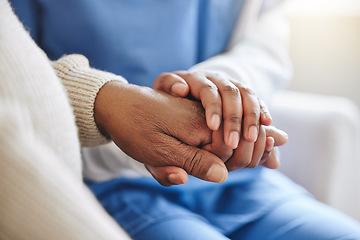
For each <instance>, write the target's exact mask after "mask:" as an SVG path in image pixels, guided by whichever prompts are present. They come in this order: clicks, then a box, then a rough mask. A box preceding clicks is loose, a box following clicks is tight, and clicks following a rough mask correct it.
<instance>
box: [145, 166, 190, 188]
mask: <svg viewBox="0 0 360 240" xmlns="http://www.w3.org/2000/svg"><path fill="white" fill-rule="evenodd" d="M145 167H146V169H147V170H148V171H149V172H150V173H151V175H152V176H153V177H154V178H155V179H156V180H157V181H158V182H159V183H160V184H161V185H163V186H165V187H169V186H172V185H179V184H184V183H186V182H187V181H188V180H189V176H188V174H187V173H186V171H185V170H184V169H182V168H179V167H174V166H163V167H154V166H149V165H148V166H147V165H146V166H145Z"/></svg>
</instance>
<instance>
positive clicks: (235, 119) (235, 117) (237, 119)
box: [227, 115, 241, 124]
mask: <svg viewBox="0 0 360 240" xmlns="http://www.w3.org/2000/svg"><path fill="white" fill-rule="evenodd" d="M227 120H229V121H230V122H231V123H235V124H240V123H241V117H240V116H238V115H231V116H230V117H229V118H227Z"/></svg>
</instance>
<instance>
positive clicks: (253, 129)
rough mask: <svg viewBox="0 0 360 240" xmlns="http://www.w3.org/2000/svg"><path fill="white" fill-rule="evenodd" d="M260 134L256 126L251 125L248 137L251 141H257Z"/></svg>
mask: <svg viewBox="0 0 360 240" xmlns="http://www.w3.org/2000/svg"><path fill="white" fill-rule="evenodd" d="M257 136H258V130H257V127H256V126H251V127H250V128H249V133H248V138H249V140H250V141H252V142H255V141H256V139H257Z"/></svg>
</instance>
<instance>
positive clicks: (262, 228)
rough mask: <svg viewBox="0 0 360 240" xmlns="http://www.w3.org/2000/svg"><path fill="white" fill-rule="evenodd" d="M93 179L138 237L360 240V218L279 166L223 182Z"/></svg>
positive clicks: (114, 214) (117, 216) (97, 189)
mask: <svg viewBox="0 0 360 240" xmlns="http://www.w3.org/2000/svg"><path fill="white" fill-rule="evenodd" d="M87 184H88V186H89V187H90V189H91V190H92V191H93V192H94V193H95V195H96V196H97V198H98V199H99V201H100V202H101V203H102V205H103V206H104V208H105V209H106V210H107V212H108V213H109V214H110V215H111V216H112V217H113V218H114V219H115V220H116V221H117V222H118V223H119V224H120V225H121V226H122V227H123V228H124V229H125V230H126V231H127V232H128V233H129V235H130V236H131V237H132V238H133V239H136V240H152V239H154V240H162V239H164V240H168V239H174V240H187V239H191V240H197V239H198V240H205V239H206V240H220V239H241V240H267V239H279V240H285V239H286V240H326V239H329V240H330V239H331V240H332V239H354V240H355V239H358V240H360V225H359V223H358V222H356V221H355V220H353V219H351V218H350V217H348V216H346V215H345V214H343V213H341V212H339V211H337V210H335V209H333V208H331V207H329V206H327V205H325V204H323V203H320V202H319V201H316V200H315V199H314V198H313V197H312V196H311V195H310V194H309V193H308V192H307V191H306V190H304V189H303V188H301V187H300V186H298V185H297V184H295V183H293V182H292V181H290V180H289V179H288V178H287V177H285V176H283V175H282V174H281V173H279V172H278V171H274V170H269V169H255V170H249V171H243V172H241V171H240V172H238V173H235V174H230V175H229V179H228V180H227V181H226V182H225V183H223V184H212V183H207V182H203V181H201V180H198V179H194V178H191V179H190V180H189V182H188V183H187V184H185V185H182V186H175V187H162V186H160V185H159V184H158V183H157V182H156V181H155V180H154V179H151V178H138V179H121V178H120V179H115V180H111V181H108V182H102V183H91V182H87Z"/></svg>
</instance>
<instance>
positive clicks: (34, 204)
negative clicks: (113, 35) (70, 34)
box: [0, 0, 128, 239]
mask: <svg viewBox="0 0 360 240" xmlns="http://www.w3.org/2000/svg"><path fill="white" fill-rule="evenodd" d="M53 67H54V68H55V69H56V71H57V73H58V75H59V76H60V77H61V79H62V81H61V80H60V79H59V78H58V77H57V76H56V72H55V71H54V68H53ZM110 80H118V81H125V80H124V79H123V78H121V77H118V76H115V75H113V74H110V73H104V72H100V71H97V70H93V69H90V68H89V65H88V62H87V59H85V58H84V57H82V56H79V55H71V56H67V57H64V58H62V59H60V60H59V61H57V62H55V63H53V66H52V63H51V62H50V61H49V60H48V58H47V57H46V55H45V54H44V53H43V52H42V51H41V50H40V49H39V48H38V47H37V46H36V44H35V43H34V42H33V41H32V39H31V38H30V36H29V35H28V33H27V32H26V31H25V29H24V28H23V26H22V25H21V23H20V22H19V21H18V19H17V18H16V16H15V15H14V14H13V12H12V10H11V7H10V5H9V3H8V2H7V1H6V0H0V239H128V236H127V235H126V234H125V233H124V232H123V231H122V229H121V228H120V227H119V226H118V225H117V224H116V223H115V222H114V221H113V220H112V218H110V217H109V216H108V215H107V214H106V213H105V212H104V210H103V209H102V208H101V207H100V206H99V204H98V203H97V201H96V200H95V198H94V197H93V195H92V194H91V193H90V192H89V191H88V190H87V188H86V187H85V186H84V185H83V184H82V181H81V157H80V142H79V138H80V141H81V144H82V145H85V146H93V145H96V144H99V143H103V142H106V141H107V140H106V139H105V138H104V137H103V136H102V135H101V134H100V133H99V131H98V129H97V128H96V125H95V122H94V118H93V104H94V100H95V97H96V94H97V92H98V91H99V89H100V88H101V87H102V86H103V84H104V83H106V82H107V81H110ZM64 86H65V87H64ZM71 105H72V107H73V108H72V107H71ZM74 113H75V117H74ZM75 122H76V124H75Z"/></svg>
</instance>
